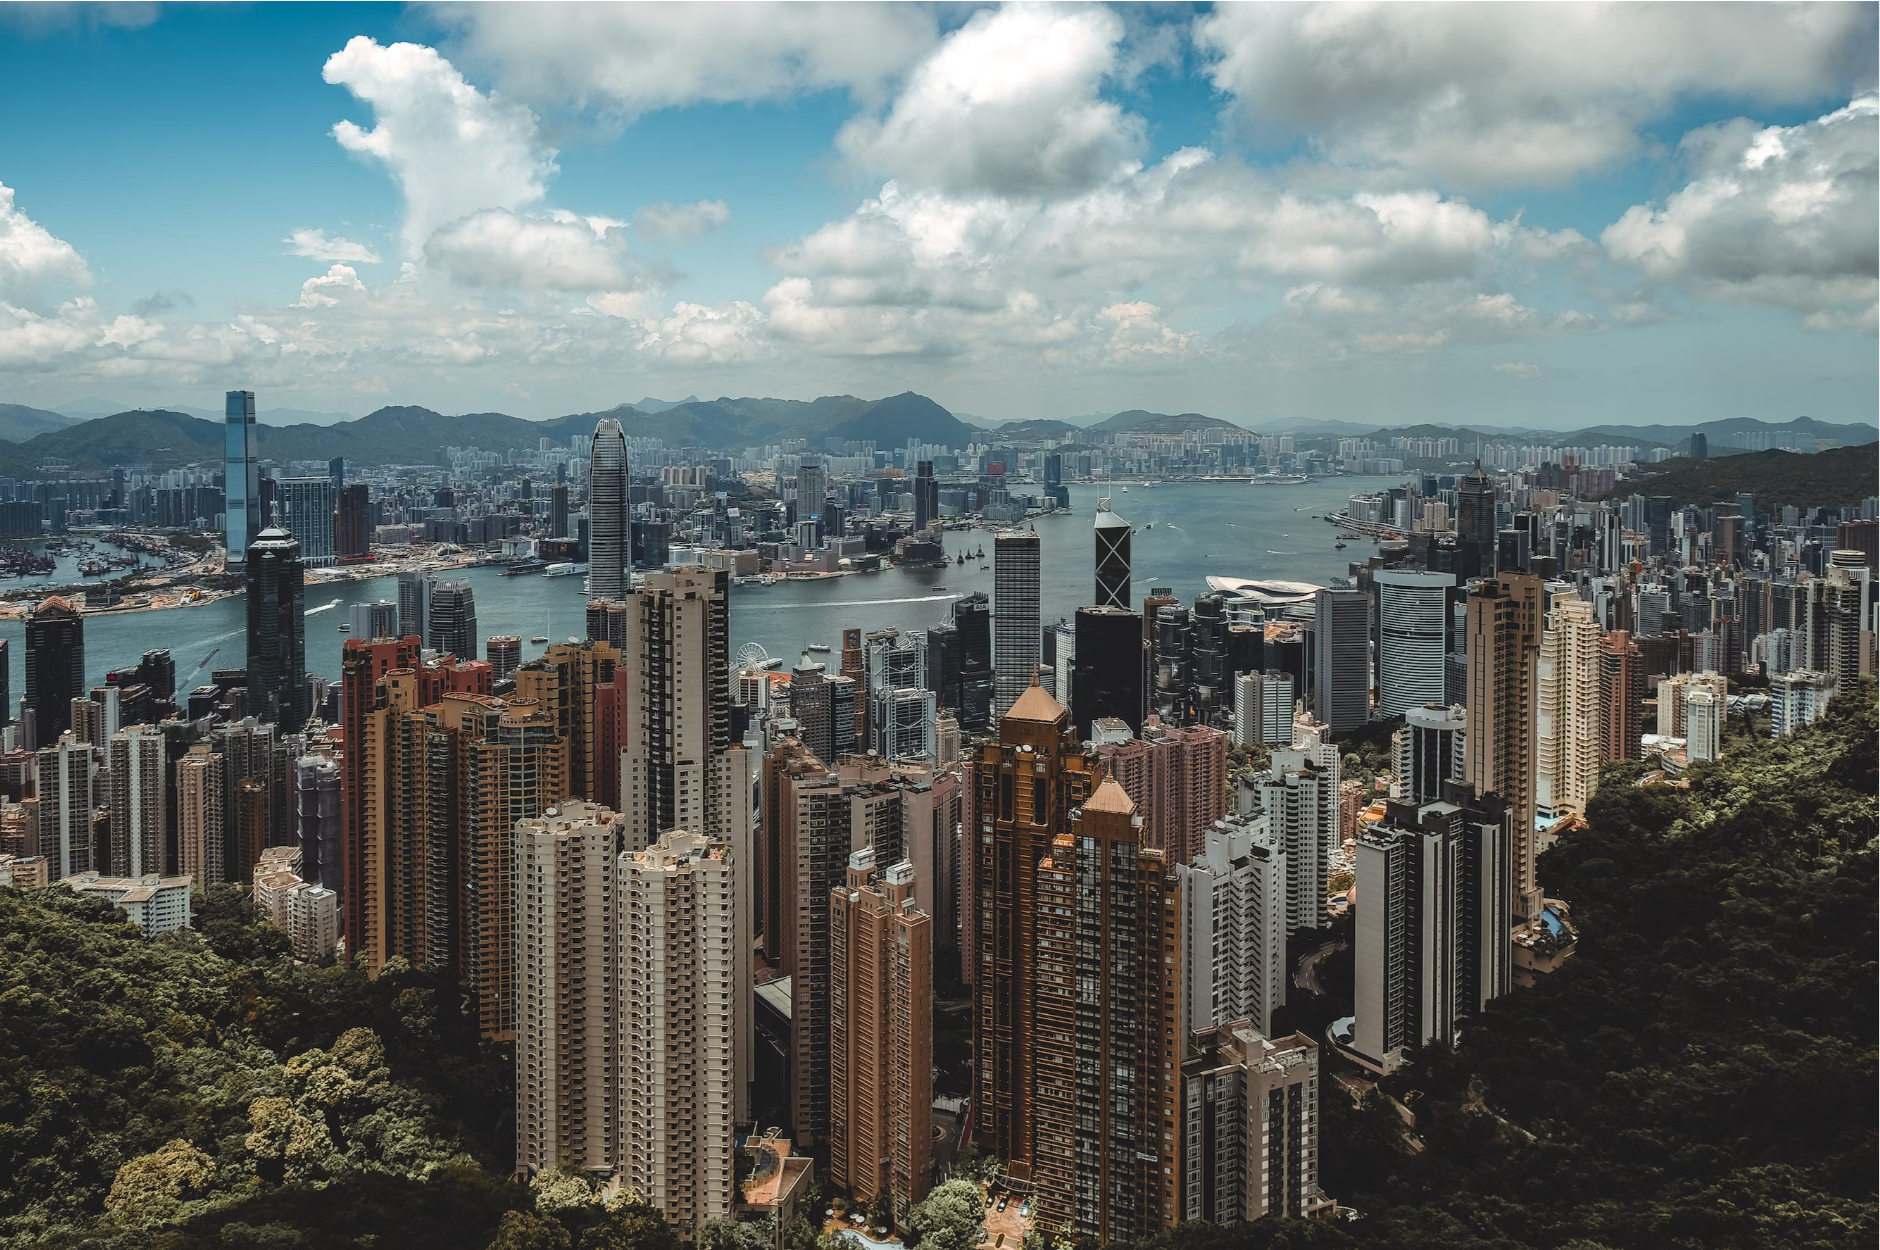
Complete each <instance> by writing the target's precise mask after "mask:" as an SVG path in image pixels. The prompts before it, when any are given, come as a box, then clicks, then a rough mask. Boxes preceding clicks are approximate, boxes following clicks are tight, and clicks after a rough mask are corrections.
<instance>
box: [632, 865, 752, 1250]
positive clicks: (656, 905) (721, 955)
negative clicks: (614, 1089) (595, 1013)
mask: <svg viewBox="0 0 1880 1250" xmlns="http://www.w3.org/2000/svg"><path fill="white" fill-rule="evenodd" d="M619 863H620V868H619V872H620V876H619V883H618V885H617V887H616V889H617V891H618V895H617V896H618V898H619V900H620V903H619V906H620V916H619V919H618V921H617V922H616V932H617V933H618V934H619V935H620V959H619V963H618V965H617V968H616V972H615V976H616V978H617V981H616V985H617V987H618V989H617V992H618V994H619V1002H620V1024H619V1046H620V1094H619V1098H618V1102H617V1104H616V1105H617V1106H618V1108H619V1113H618V1114H619V1124H620V1147H619V1150H618V1152H617V1158H618V1159H619V1163H620V1179H621V1180H622V1182H623V1183H625V1184H627V1185H631V1186H632V1187H633V1188H634V1189H635V1190H637V1191H638V1192H639V1194H640V1196H641V1197H643V1198H644V1199H645V1200H646V1201H647V1202H648V1203H650V1204H652V1205H653V1206H654V1207H657V1208H658V1209H659V1211H660V1212H661V1213H662V1214H663V1215H664V1216H665V1217H666V1219H667V1221H668V1222H669V1223H671V1224H672V1225H673V1226H674V1228H675V1229H676V1231H677V1232H678V1233H679V1235H680V1236H681V1237H682V1238H685V1239H687V1240H692V1239H695V1238H696V1237H697V1236H698V1232H699V1229H700V1228H701V1227H702V1226H703V1225H704V1224H705V1222H706V1221H707V1220H715V1219H728V1218H729V1217H730V1215H731V1212H732V1209H733V1206H734V1204H735V1203H736V1202H737V1201H738V1189H737V1181H736V1177H735V1175H734V1166H735V1165H734V1163H733V1159H732V1152H733V1142H732V1131H733V1129H734V1128H735V1126H736V1122H737V1118H738V1111H737V1099H736V1097H735V1094H734V1090H735V1087H736V1086H737V1085H738V1081H737V1080H736V1077H735V1072H736V1065H737V1055H736V1050H737V1039H739V1038H741V1037H743V1036H745V1035H746V1033H747V1032H748V1030H749V1024H748V1021H749V1017H750V1015H751V987H750V983H749V976H750V973H749V964H750V959H749V951H748V946H749V943H748V940H747V938H746V936H745V935H744V934H743V933H741V932H740V931H739V930H738V927H737V924H736V923H735V921H732V917H733V916H734V915H735V902H734V900H735V899H736V897H737V894H738V891H739V888H740V887H739V885H738V877H739V876H740V875H742V874H744V873H747V872H749V870H750V869H749V865H748V864H746V863H744V862H742V861H740V860H739V859H738V858H737V857H736V855H735V853H734V852H733V851H732V850H731V848H730V847H729V846H727V845H726V844H725V843H723V842H718V841H714V840H713V839H711V838H707V837H704V836H702V835H700V834H696V833H691V832H688V831H686V830H682V829H681V830H674V831H672V832H669V833H665V834H663V835H661V837H660V838H659V840H658V841H656V842H654V843H653V844H652V845H650V846H648V847H646V848H645V849H643V850H637V851H628V852H627V853H625V854H623V855H622V856H621V857H620V861H619ZM727 921H732V922H731V923H727Z"/></svg>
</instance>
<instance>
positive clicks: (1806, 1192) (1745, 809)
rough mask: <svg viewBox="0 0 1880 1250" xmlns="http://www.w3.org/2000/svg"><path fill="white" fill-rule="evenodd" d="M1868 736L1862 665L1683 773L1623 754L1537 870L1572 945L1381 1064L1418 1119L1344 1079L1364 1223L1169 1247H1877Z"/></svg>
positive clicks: (1210, 1238) (1342, 1126) (1347, 1131)
mask: <svg viewBox="0 0 1880 1250" xmlns="http://www.w3.org/2000/svg"><path fill="white" fill-rule="evenodd" d="M1738 741H1739V743H1740V744H1741V745H1743V746H1744V747H1746V748H1750V746H1751V744H1749V743H1747V742H1744V741H1743V740H1738ZM1875 741H1876V717H1875V689H1874V685H1873V683H1872V682H1871V681H1863V682H1862V683H1861V684H1860V685H1859V686H1858V687H1856V688H1855V689H1854V690H1852V691H1849V692H1848V693H1847V694H1846V695H1844V696H1843V697H1841V698H1839V699H1837V700H1836V701H1835V703H1834V705H1833V707H1832V708H1831V710H1830V712H1829V714H1828V715H1827V716H1826V717H1824V718H1823V720H1822V721H1821V722H1819V723H1817V724H1816V725H1814V726H1811V727H1809V728H1806V729H1804V730H1802V731H1801V732H1799V733H1797V734H1795V735H1793V736H1791V737H1789V738H1786V739H1783V740H1781V741H1779V742H1775V743H1769V742H1762V743H1757V744H1754V746H1753V748H1751V749H1745V750H1743V751H1742V752H1740V753H1739V754H1735V755H1732V756H1728V757H1726V758H1725V759H1724V760H1722V761H1720V762H1718V763H1716V764H1711V765H1700V766H1698V767H1696V768H1694V769H1692V770H1691V771H1690V772H1689V773H1688V774H1687V777H1688V779H1689V781H1690V787H1689V788H1688V789H1682V788H1679V787H1676V786H1669V785H1653V786H1648V787H1645V788H1643V789H1641V788H1639V787H1638V786H1637V785H1636V784H1632V783H1631V781H1630V780H1629V778H1633V777H1636V776H1637V775H1638V774H1639V773H1640V772H1641V771H1642V770H1641V769H1640V768H1639V766H1638V765H1636V764H1633V765H1630V766H1626V765H1616V766H1613V767H1612V768H1611V769H1609V770H1608V771H1607V773H1606V774H1605V776H1604V777H1603V779H1602V780H1603V784H1602V786H1601V788H1600V790H1599V793H1598V796H1597V798H1596V800H1595V801H1594V803H1593V805H1592V808H1591V810H1590V811H1589V812H1588V822H1589V827H1588V828H1587V829H1586V830H1584V831H1582V832H1579V833H1577V834H1575V835H1573V836H1572V837H1570V838H1568V839H1567V840H1565V841H1563V842H1562V843H1561V844H1560V845H1559V846H1557V847H1556V848H1555V849H1554V850H1552V851H1550V852H1549V853H1548V854H1547V855H1546V856H1545V857H1543V859H1542V861H1541V874H1542V879H1543V882H1544V884H1545V885H1546V887H1547V892H1548V893H1549V895H1551V896H1554V897H1559V898H1564V899H1566V900H1567V901H1569V902H1570V903H1571V904H1572V906H1573V912H1574V919H1575V921H1576V922H1577V923H1578V925H1579V926H1580V930H1581V934H1582V938H1581V941H1580V945H1579V951H1578V954H1577V955H1576V956H1575V957H1574V958H1573V959H1571V960H1569V961H1568V962H1567V964H1566V965H1565V966H1564V967H1563V968H1562V969H1561V970H1560V971H1558V972H1556V973H1555V974H1554V975H1553V976H1551V977H1549V978H1547V979H1546V980H1545V981H1543V982H1542V983H1541V984H1540V985H1539V986H1538V987H1536V988H1534V989H1532V990H1525V991H1519V992H1517V993H1515V994H1513V995H1511V996H1509V997H1508V998H1505V999H1503V1000H1501V1001H1500V1002H1498V1003H1496V1004H1495V1005H1494V1006H1493V1007H1492V1008H1491V1010H1489V1011H1488V1012H1487V1013H1486V1014H1485V1015H1484V1016H1482V1017H1481V1018H1480V1019H1478V1020H1476V1021H1473V1022H1471V1023H1470V1024H1469V1025H1468V1026H1467V1027H1466V1028H1465V1030H1464V1032H1463V1034H1462V1038H1461V1042H1460V1046H1459V1049H1458V1050H1457V1052H1456V1053H1453V1054H1452V1053H1448V1052H1444V1053H1427V1054H1424V1055H1423V1056H1421V1057H1420V1058H1419V1060H1418V1062H1416V1063H1415V1064H1414V1065H1413V1066H1412V1067H1411V1068H1410V1069H1408V1070H1406V1071H1405V1072H1404V1073H1402V1074H1400V1075H1399V1076H1398V1077H1395V1078H1392V1079H1391V1080H1389V1081H1387V1082H1385V1084H1384V1087H1383V1093H1384V1094H1388V1095H1393V1096H1395V1097H1396V1098H1397V1099H1399V1100H1402V1101H1403V1102H1405V1103H1407V1104H1408V1105H1409V1106H1410V1107H1411V1108H1412V1109H1413V1110H1414V1112H1415V1116H1416V1127H1415V1130H1414V1133H1411V1132H1408V1131H1406V1130H1405V1128H1404V1124H1403V1121H1402V1120H1401V1119H1400V1118H1399V1116H1398V1113H1397V1111H1396V1109H1395V1108H1394V1107H1392V1106H1391V1105H1390V1103H1388V1102H1386V1101H1385V1100H1384V1098H1383V1097H1380V1095H1379V1094H1378V1093H1370V1094H1367V1095H1366V1096H1365V1098H1364V1100H1363V1101H1362V1103H1360V1104H1359V1105H1357V1106H1355V1107H1354V1105H1353V1102H1352V1100H1351V1099H1350V1098H1349V1097H1348V1096H1347V1095H1346V1093H1345V1092H1344V1090H1343V1089H1342V1088H1341V1087H1340V1086H1338V1085H1337V1084H1336V1083H1333V1082H1330V1081H1328V1082H1327V1084H1326V1089H1325V1093H1324V1096H1323V1101H1322V1106H1323V1109H1324V1121H1323V1131H1322V1136H1321V1142H1322V1163H1321V1167H1322V1182H1323V1185H1324V1188H1325V1189H1326V1191H1327V1192H1328V1193H1331V1194H1332V1195H1334V1196H1336V1197H1337V1198H1338V1199H1339V1200H1340V1201H1341V1202H1342V1203H1344V1204H1346V1205H1347V1206H1349V1207H1353V1208H1355V1209H1356V1210H1357V1211H1359V1212H1360V1213H1361V1218H1359V1219H1357V1220H1355V1221H1349V1222H1347V1221H1344V1220H1340V1221H1337V1222H1333V1223H1319V1222H1313V1223H1303V1222H1300V1221H1293V1220H1263V1221H1260V1222H1258V1223H1256V1224H1253V1225H1249V1226H1246V1227H1243V1228H1237V1229H1216V1228H1212V1227H1209V1226H1206V1225H1191V1226H1184V1227H1183V1228H1181V1229H1178V1230H1175V1231H1174V1232H1172V1233H1170V1234H1169V1235H1167V1236H1166V1237H1163V1238H1159V1239H1158V1241H1157V1246H1158V1250H1161V1248H1167V1250H1245V1248H1251V1247H1269V1246H1272V1247H1279V1246H1287V1247H1307V1246H1311V1247H1320V1246H1325V1247H1347V1246H1354V1247H1355V1246H1391V1247H1406V1248H1412V1250H1414V1248H1420V1247H1427V1248H1429V1250H1488V1248H1490V1247H1494V1248H1501V1247H1510V1248H1512V1247H1522V1246H1540V1247H1549V1248H1550V1250H1551V1248H1553V1247H1559V1248H1561V1250H1603V1248H1610V1250H1684V1248H1691V1250H1695V1248H1697V1247H1706V1248H1708V1247H1729V1248H1735V1250H1786V1248H1790V1247H1793V1248H1796V1250H1800V1248H1802V1247H1809V1248H1815V1247H1820V1248H1824V1250H1825V1248H1828V1247H1835V1248H1839V1247H1848V1248H1850V1250H1851V1248H1854V1247H1863V1248H1864V1247H1870V1246H1872V1245H1873V1244H1874V1240H1875V1235H1876V1214H1875V1205H1876V1202H1875V1200H1876V1194H1875V1175H1876V1166H1877V1160H1876V1155H1875V1114H1874V1108H1875V1099H1876V1094H1877V1092H1880V1091H1877V1090H1876V1082H1875V1057H1876V1050H1875V1041H1876V1037H1875V1018H1876V1011H1877V1009H1880V1003H1877V1002H1876V965H1875V960H1874V952H1875V944H1876V937H1877V935H1876V923H1875V887H1876V879H1875V832H1876V829H1875V799H1874V795H1875V789H1876V784H1877V781H1876V774H1875Z"/></svg>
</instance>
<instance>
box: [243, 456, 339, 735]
mask: <svg viewBox="0 0 1880 1250" xmlns="http://www.w3.org/2000/svg"><path fill="white" fill-rule="evenodd" d="M321 480H322V481H324V480H325V479H324V478H323V479H321ZM244 578H245V580H246V581H247V584H248V709H249V711H250V712H252V713H253V714H254V715H256V716H258V717H260V718H261V719H262V720H266V721H272V722H273V723H274V725H275V728H276V729H277V730H278V731H279V732H281V733H284V734H290V733H299V732H300V728H301V726H302V725H304V724H306V723H307V625H306V615H307V610H306V609H307V604H306V590H305V572H304V570H303V568H302V566H301V562H300V543H299V541H298V540H297V539H295V537H294V536H293V535H292V534H290V533H288V532H287V531H286V530H284V529H282V528H281V527H280V526H278V525H270V526H269V527H267V528H266V529H264V530H262V531H261V532H260V534H258V535H256V537H255V540H254V542H252V543H250V544H249V547H248V560H247V564H246V571H245V573H244Z"/></svg>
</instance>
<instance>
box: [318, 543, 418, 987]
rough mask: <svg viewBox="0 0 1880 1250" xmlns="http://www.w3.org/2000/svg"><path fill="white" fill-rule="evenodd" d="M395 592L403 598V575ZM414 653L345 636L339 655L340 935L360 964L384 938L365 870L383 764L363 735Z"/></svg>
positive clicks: (380, 799) (392, 642)
mask: <svg viewBox="0 0 1880 1250" xmlns="http://www.w3.org/2000/svg"><path fill="white" fill-rule="evenodd" d="M398 589H399V594H400V598H401V600H402V599H403V596H404V590H405V584H404V579H403V578H402V577H401V578H400V579H399V588H398ZM418 649H419V644H418V642H417V640H416V639H403V638H400V639H377V640H375V639H366V638H348V639H347V640H346V643H345V646H344V647H343V649H342V650H341V653H340V721H341V729H342V737H341V741H343V742H344V743H346V750H345V753H344V755H343V756H342V757H341V768H340V788H341V792H342V801H341V803H340V812H341V819H342V821H343V822H344V832H343V834H342V836H341V839H340V850H341V862H340V864H339V865H338V867H339V880H340V882H341V885H340V889H339V895H340V903H341V907H342V911H341V916H340V932H341V933H342V934H343V935H344V936H345V938H346V949H347V952H348V953H349V955H350V956H351V957H352V958H354V959H355V960H360V961H364V960H366V959H367V952H368V950H370V949H371V946H372V944H373V943H375V942H382V941H383V940H384V939H383V935H382V933H381V932H380V929H381V921H380V918H379V915H378V914H376V913H375V910H374V906H373V903H372V898H371V895H372V893H373V890H372V888H371V883H369V881H368V871H367V870H368V866H369V865H370V866H372V871H373V872H375V873H376V871H377V867H376V866H377V863H378V857H379V856H380V855H382V854H383V846H384V825H385V821H386V819H387V818H388V812H387V811H386V804H387V802H388V800H389V795H388V794H387V793H386V788H385V787H386V780H387V778H386V773H385V769H384V765H383V763H375V762H374V757H373V755H372V753H371V751H370V750H368V748H367V746H366V734H367V729H368V726H370V725H372V723H373V713H374V712H375V711H377V710H378V708H379V700H380V693H379V689H378V684H379V682H380V681H382V680H383V679H384V677H385V675H386V674H387V673H389V672H391V671H392V670H393V669H402V668H416V667H417V664H418ZM325 873H326V866H325V865H322V878H323V880H322V884H323V885H325V886H327V887H328V888H329V889H331V888H333V881H332V879H330V878H327V877H326V875H325ZM366 966H367V967H370V966H371V965H370V964H369V963H368V964H366Z"/></svg>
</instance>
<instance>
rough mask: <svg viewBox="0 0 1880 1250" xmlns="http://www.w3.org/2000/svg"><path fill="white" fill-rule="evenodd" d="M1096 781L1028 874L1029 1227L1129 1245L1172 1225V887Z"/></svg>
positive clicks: (1109, 789)
mask: <svg viewBox="0 0 1880 1250" xmlns="http://www.w3.org/2000/svg"><path fill="white" fill-rule="evenodd" d="M1144 832H1145V829H1144V824H1143V819H1142V817H1141V816H1139V815H1138V814H1137V812H1136V804H1135V803H1134V802H1133V801H1132V800H1131V799H1130V797H1129V795H1128V794H1127V793H1126V792H1125V791H1124V790H1123V787H1122V786H1120V785H1118V784H1117V783H1116V782H1115V781H1112V780H1110V779H1108V778H1105V779H1104V780H1103V781H1102V782H1101V783H1100V784H1099V785H1098V786H1097V788H1096V792H1095V793H1093V794H1092V795H1091V796H1090V797H1089V799H1087V800H1086V801H1085V802H1084V803H1083V805H1082V806H1081V807H1078V808H1076V809H1074V810H1072V812H1071V813H1070V820H1069V831H1068V832H1065V833H1060V834H1058V835H1057V837H1056V838H1054V839H1053V840H1052V845H1051V854H1050V855H1048V856H1047V857H1045V858H1044V859H1043V860H1041V861H1039V863H1038V865H1037V868H1036V870H1035V872H1036V881H1037V886H1036V896H1035V899H1034V902H1033V910H1034V913H1035V916H1036V919H1035V921H1034V923H1033V926H1032V932H1033V934H1034V935H1035V938H1036V942H1037V949H1038V954H1037V963H1036V966H1037V971H1038V974H1039V975H1038V977H1037V983H1036V989H1035V990H1034V992H1033V1002H1034V1004H1035V1012H1036V1016H1035V1020H1034V1026H1033V1032H1032V1040H1033V1043H1034V1045H1035V1047H1036V1057H1035V1059H1034V1061H1033V1062H1034V1063H1035V1065H1036V1067H1035V1073H1034V1075H1033V1081H1034V1086H1033V1088H1034V1091H1035V1100H1034V1101H1033V1102H1032V1103H1031V1104H1030V1113H1031V1117H1032V1121H1033V1129H1032V1143H1033V1144H1032V1158H1031V1181H1032V1186H1033V1192H1034V1194H1035V1198H1034V1206H1033V1212H1032V1219H1033V1221H1034V1226H1035V1227H1036V1228H1037V1229H1038V1230H1039V1231H1040V1232H1041V1233H1043V1234H1044V1236H1045V1239H1046V1240H1047V1241H1051V1242H1058V1241H1064V1242H1069V1241H1076V1242H1080V1243H1081V1242H1083V1241H1084V1240H1085V1239H1090V1238H1094V1239H1095V1241H1096V1242H1097V1243H1098V1244H1108V1243H1112V1242H1117V1243H1121V1242H1128V1241H1137V1240H1141V1239H1144V1238H1147V1237H1150V1236H1152V1235H1153V1234H1154V1233H1155V1232H1156V1231H1158V1230H1159V1229H1162V1228H1165V1227H1168V1226H1170V1225H1173V1224H1175V1223H1177V1222H1178V1221H1179V1220H1180V1212H1181V1210H1182V1195H1181V1189H1180V1178H1181V1176H1182V1166H1181V1150H1180V1145H1179V1143H1180V1140H1181V1134H1180V1132H1178V1131H1176V1130H1177V1127H1178V1126H1179V1125H1180V1123H1181V1120H1182V1113H1181V1107H1182V1093H1181V1091H1182V1087H1181V1083H1180V1075H1181V1062H1182V1042H1183V1039H1184V1038H1185V1037H1186V1035H1187V1030H1186V1028H1185V1027H1184V1015H1183V1011H1184V1008H1183V1005H1182V1000H1181V991H1182V975H1181V968H1182V960H1181V956H1182V934H1183V930H1182V924H1181V912H1182V909H1181V888H1180V885H1179V883H1178V881H1177V880H1176V878H1175V876H1174V875H1173V874H1172V873H1171V872H1170V871H1169V866H1168V860H1167V857H1166V856H1165V854H1164V853H1163V851H1162V850H1161V849H1160V848H1157V847H1150V846H1147V845H1145V844H1144V840H1143V838H1144Z"/></svg>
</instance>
